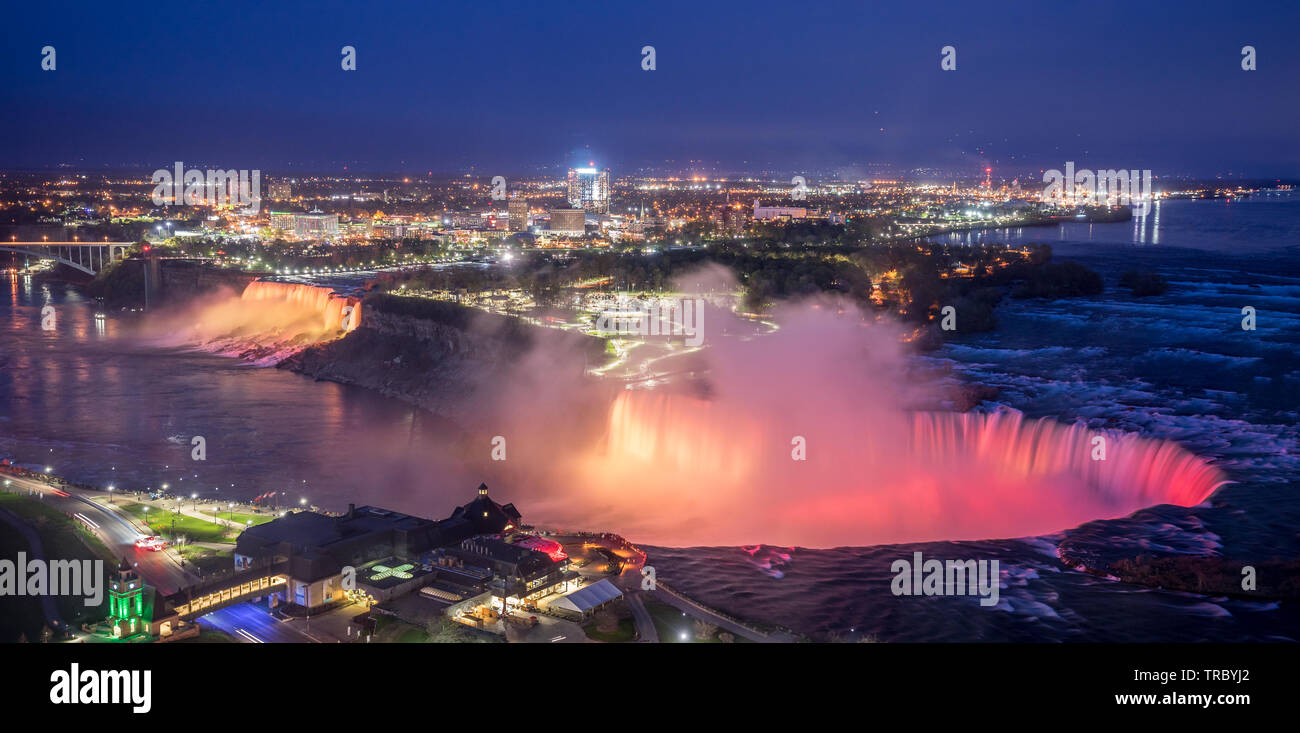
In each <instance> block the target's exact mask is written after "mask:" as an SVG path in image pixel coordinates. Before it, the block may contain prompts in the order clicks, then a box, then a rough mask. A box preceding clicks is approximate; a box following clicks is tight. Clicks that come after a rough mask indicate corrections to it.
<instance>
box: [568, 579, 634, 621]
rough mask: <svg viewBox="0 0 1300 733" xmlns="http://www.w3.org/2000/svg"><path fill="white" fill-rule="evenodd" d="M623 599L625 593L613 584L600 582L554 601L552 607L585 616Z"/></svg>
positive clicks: (604, 581) (605, 581)
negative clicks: (613, 601) (617, 599)
mask: <svg viewBox="0 0 1300 733" xmlns="http://www.w3.org/2000/svg"><path fill="white" fill-rule="evenodd" d="M622 597H623V591H621V590H619V589H618V588H616V587H614V584H613V583H611V582H609V581H608V580H600V581H597V582H595V583H592V584H591V585H588V586H586V587H584V588H579V589H578V590H575V591H574V592H572V593H570V594H568V595H567V596H563V597H561V598H559V599H558V600H555V601H552V602H551V604H550V606H551V608H559V609H563V610H566V611H573V612H574V613H577V614H581V615H583V616H585V615H587V614H588V613H589V612H591V611H592V610H593V609H596V608H600V607H601V606H603V605H605V604H606V603H609V602H610V601H612V600H614V599H616V598H622Z"/></svg>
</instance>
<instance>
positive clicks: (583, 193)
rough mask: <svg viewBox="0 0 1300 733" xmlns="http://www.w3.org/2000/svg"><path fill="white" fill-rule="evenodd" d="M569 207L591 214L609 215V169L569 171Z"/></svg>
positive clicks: (572, 169)
mask: <svg viewBox="0 0 1300 733" xmlns="http://www.w3.org/2000/svg"><path fill="white" fill-rule="evenodd" d="M569 205H570V206H572V207H573V208H575V209H582V210H583V211H586V212H587V213H589V214H608V213H609V169H608V168H607V169H605V170H603V171H602V170H597V169H595V168H570V169H569Z"/></svg>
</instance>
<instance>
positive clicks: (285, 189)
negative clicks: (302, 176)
mask: <svg viewBox="0 0 1300 733" xmlns="http://www.w3.org/2000/svg"><path fill="white" fill-rule="evenodd" d="M266 193H267V196H268V197H269V198H271V199H274V200H276V201H288V200H289V199H291V198H293V186H290V185H289V184H287V183H272V184H271V185H269V186H267V189H266Z"/></svg>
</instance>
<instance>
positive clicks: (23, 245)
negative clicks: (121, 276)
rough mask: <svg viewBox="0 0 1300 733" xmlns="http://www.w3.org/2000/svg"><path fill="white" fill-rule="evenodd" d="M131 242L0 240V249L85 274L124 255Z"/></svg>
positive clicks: (132, 243)
mask: <svg viewBox="0 0 1300 733" xmlns="http://www.w3.org/2000/svg"><path fill="white" fill-rule="evenodd" d="M134 244H135V243H134V242H3V241H0V251H4V252H16V253H18V254H23V255H28V256H30V257H36V258H38V259H42V260H54V261H56V262H61V263H63V264H65V265H67V266H69V267H71V268H73V269H76V270H80V271H81V272H84V273H86V274H87V275H94V274H96V273H98V272H99V271H100V270H103V269H104V268H105V267H106V266H108V265H109V264H112V263H113V262H115V261H117V260H120V259H124V258H125V257H126V252H127V250H128V249H130V248H131V247H132V246H133V245H134Z"/></svg>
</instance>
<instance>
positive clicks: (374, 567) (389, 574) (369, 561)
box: [234, 485, 545, 610]
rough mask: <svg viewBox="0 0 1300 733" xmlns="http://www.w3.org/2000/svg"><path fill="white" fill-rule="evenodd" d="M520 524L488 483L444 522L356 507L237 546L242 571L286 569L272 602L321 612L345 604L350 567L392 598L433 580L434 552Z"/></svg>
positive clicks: (306, 516)
mask: <svg viewBox="0 0 1300 733" xmlns="http://www.w3.org/2000/svg"><path fill="white" fill-rule="evenodd" d="M519 519H520V515H519V511H518V510H516V509H515V507H514V505H513V504H505V505H502V504H498V503H497V502H495V501H493V500H492V499H491V498H490V497H489V496H488V494H487V486H486V485H480V486H479V489H478V495H477V496H476V497H475V498H474V500H473V501H471V502H469V503H468V504H465V505H463V506H459V507H456V509H455V511H453V512H452V513H451V515H450V516H449V517H447V518H446V519H444V520H441V521H435V520H431V519H424V518H421V517H415V516H411V515H409V514H403V513H401V512H395V511H391V510H388V509H381V508H379V507H373V506H363V507H356V506H351V505H350V506H349V507H348V511H347V513H346V514H343V515H341V516H331V515H327V514H318V513H316V512H295V513H292V514H287V515H285V516H283V517H279V518H277V519H274V520H272V521H270V522H267V523H265V524H260V525H256V526H253V527H249V528H248V529H246V530H244V532H243V533H241V534H240V535H239V539H238V540H237V542H236V544H235V553H234V554H235V567H236V568H237V569H240V570H248V569H254V568H260V567H271V566H275V567H277V568H282V573H283V574H284V575H285V576H286V578H287V583H286V585H285V588H284V589H282V590H281V589H277V590H275V591H273V592H272V593H269V594H268V596H270V597H271V598H272V603H273V604H274V603H279V602H289V603H293V604H296V605H298V606H302V607H304V608H308V609H313V610H314V609H319V608H324V607H328V606H330V605H331V604H334V603H337V602H340V601H343V600H345V599H346V598H347V596H348V593H349V592H351V589H347V588H345V587H344V585H345V584H344V573H345V568H351V569H352V571H353V572H355V573H356V576H355V578H356V581H357V587H358V589H360V590H361V591H363V592H364V593H366V594H367V595H369V596H371V598H372V599H375V600H386V599H387V598H388V597H391V596H393V595H397V594H399V593H405V592H408V591H411V590H413V589H414V588H416V587H418V586H420V585H422V584H423V583H424V582H427V581H428V580H432V579H433V575H432V574H431V573H428V572H425V571H424V570H423V569H422V568H421V566H422V565H425V564H426V563H425V562H424V560H423V559H422V558H423V557H424V556H425V555H426V554H427V553H429V552H430V551H432V550H435V549H438V548H454V547H458V546H460V545H461V543H463V542H465V541H466V540H468V539H470V538H472V537H475V536H478V535H495V534H500V533H504V532H510V531H512V530H515V529H517V528H518V526H519ZM542 554H543V556H545V553H542ZM503 567H504V566H503ZM512 570H514V571H516V572H518V570H519V568H512ZM524 575H527V574H526V573H525V574H524ZM488 577H489V578H490V577H491V575H489V576H488ZM521 577H522V576H521ZM529 579H530V580H531V579H533V578H532V577H531V576H529ZM405 581H414V582H411V583H407V582H405ZM399 586H400V587H399Z"/></svg>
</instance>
